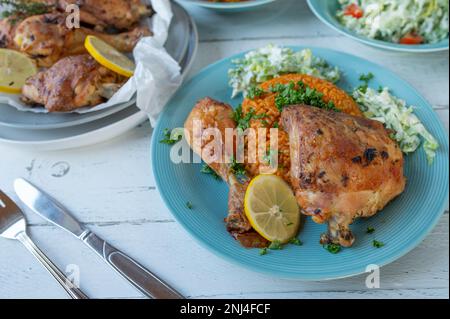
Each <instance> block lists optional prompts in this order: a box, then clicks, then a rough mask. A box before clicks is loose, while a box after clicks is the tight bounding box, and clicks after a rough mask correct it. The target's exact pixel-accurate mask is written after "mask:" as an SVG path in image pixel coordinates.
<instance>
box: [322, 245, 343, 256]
mask: <svg viewBox="0 0 450 319" xmlns="http://www.w3.org/2000/svg"><path fill="white" fill-rule="evenodd" d="M323 248H325V249H326V250H328V251H329V252H330V253H332V254H337V253H338V252H340V251H341V248H342V247H341V245H339V244H326V245H323Z"/></svg>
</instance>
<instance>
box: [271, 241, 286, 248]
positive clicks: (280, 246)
mask: <svg viewBox="0 0 450 319" xmlns="http://www.w3.org/2000/svg"><path fill="white" fill-rule="evenodd" d="M269 249H271V250H281V249H283V245H282V244H281V242H280V241H279V240H274V241H273V242H271V243H270V245H269Z"/></svg>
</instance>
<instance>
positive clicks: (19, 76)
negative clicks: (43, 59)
mask: <svg viewBox="0 0 450 319" xmlns="http://www.w3.org/2000/svg"><path fill="white" fill-rule="evenodd" d="M37 71H38V70H37V67H36V65H35V64H34V62H33V60H31V59H30V58H29V57H28V56H26V55H25V54H23V53H20V52H17V51H13V50H8V49H0V92H3V93H9V94H18V93H20V92H21V91H22V86H23V85H24V84H25V81H26V80H27V79H28V78H29V77H30V76H32V75H34V74H36V73H37Z"/></svg>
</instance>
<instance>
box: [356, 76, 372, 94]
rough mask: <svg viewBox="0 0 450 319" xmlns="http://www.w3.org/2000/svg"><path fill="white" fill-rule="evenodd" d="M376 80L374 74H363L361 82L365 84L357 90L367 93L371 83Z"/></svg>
mask: <svg viewBox="0 0 450 319" xmlns="http://www.w3.org/2000/svg"><path fill="white" fill-rule="evenodd" d="M373 78H374V76H373V73H372V72H369V73H367V74H361V75H360V77H359V80H360V81H361V82H363V84H361V85H360V86H358V88H357V90H358V91H361V92H363V93H366V91H367V88H368V87H369V82H370V81H371V80H372V79H373Z"/></svg>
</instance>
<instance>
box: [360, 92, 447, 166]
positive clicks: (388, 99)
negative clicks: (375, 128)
mask: <svg viewBox="0 0 450 319" xmlns="http://www.w3.org/2000/svg"><path fill="white" fill-rule="evenodd" d="M353 97H354V98H355V100H356V102H357V103H358V104H359V105H360V107H361V110H362V111H363V113H364V115H365V116H366V117H367V118H370V119H373V120H377V121H380V122H382V123H384V125H385V127H386V128H387V129H391V130H393V131H394V133H393V134H394V135H393V138H394V139H395V140H396V141H397V142H398V143H399V145H400V148H401V149H402V151H403V152H404V153H412V152H414V151H415V150H416V149H417V148H418V147H419V146H420V144H421V139H420V136H421V137H422V138H423V139H424V143H423V149H424V151H425V154H426V157H427V160H428V163H430V164H431V163H432V162H433V159H434V158H435V156H436V150H437V149H438V148H439V144H438V142H437V141H436V139H435V138H434V137H433V136H432V135H431V134H430V133H429V132H428V131H427V129H426V128H425V126H424V125H423V124H422V123H421V122H420V120H419V119H418V118H417V116H416V115H415V114H414V113H413V111H414V107H413V106H407V104H406V102H405V101H404V100H401V99H399V98H397V97H395V96H393V95H392V94H391V93H390V92H389V89H388V88H383V89H382V90H380V91H376V90H374V89H371V88H367V89H363V90H362V89H357V90H355V91H354V92H353Z"/></svg>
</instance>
